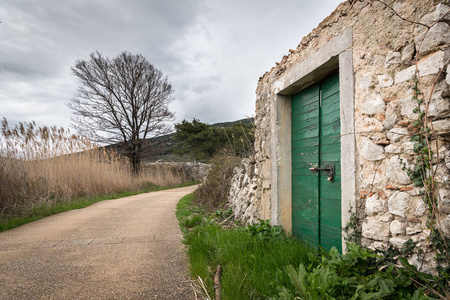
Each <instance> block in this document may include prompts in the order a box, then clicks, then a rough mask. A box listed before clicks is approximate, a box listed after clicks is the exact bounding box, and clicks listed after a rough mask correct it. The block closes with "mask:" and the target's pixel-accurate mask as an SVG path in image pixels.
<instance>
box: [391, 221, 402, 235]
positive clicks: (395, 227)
mask: <svg viewBox="0 0 450 300" xmlns="http://www.w3.org/2000/svg"><path fill="white" fill-rule="evenodd" d="M405 227H406V225H405V223H404V222H402V221H399V220H394V221H392V222H391V224H390V225H389V229H390V230H391V233H392V235H403V234H405Z"/></svg>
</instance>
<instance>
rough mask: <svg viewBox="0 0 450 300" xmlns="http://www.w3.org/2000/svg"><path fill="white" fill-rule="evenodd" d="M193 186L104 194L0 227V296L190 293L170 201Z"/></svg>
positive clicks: (175, 296) (138, 296) (189, 295)
mask: <svg viewBox="0 0 450 300" xmlns="http://www.w3.org/2000/svg"><path fill="white" fill-rule="evenodd" d="M195 188H196V187H185V188H178V189H173V190H167V191H160V192H153V193H148V194H141V195H136V196H131V197H127V198H122V199H117V200H106V201H102V202H99V203H96V204H94V205H91V206H89V207H87V208H84V209H79V210H73V211H69V212H65V213H61V214H58V215H54V216H51V217H48V218H45V219H42V220H39V221H36V222H33V223H30V224H27V225H24V226H22V227H19V228H16V229H12V230H9V231H6V232H3V233H0V299H193V298H194V294H193V291H192V288H191V286H190V283H189V277H188V263H187V257H186V255H185V252H184V245H183V244H182V238H183V237H182V234H181V232H180V229H179V226H178V221H177V219H176V217H175V207H176V204H177V202H178V200H180V199H181V198H182V197H183V196H184V195H186V194H188V193H191V192H193V191H194V190H195Z"/></svg>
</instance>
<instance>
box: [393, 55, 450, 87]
mask: <svg viewBox="0 0 450 300" xmlns="http://www.w3.org/2000/svg"><path fill="white" fill-rule="evenodd" d="M447 57H448V54H446V52H445V51H437V52H435V53H433V54H430V55H428V56H427V57H424V58H423V59H421V60H420V61H419V62H418V69H419V77H423V76H426V75H433V74H437V73H439V72H440V70H441V68H442V67H444V64H445V61H446V59H447ZM415 71H416V66H411V67H409V68H406V69H404V70H402V71H400V72H398V73H397V74H395V82H396V83H400V82H403V81H406V80H410V79H412V78H413V76H414V74H415Z"/></svg>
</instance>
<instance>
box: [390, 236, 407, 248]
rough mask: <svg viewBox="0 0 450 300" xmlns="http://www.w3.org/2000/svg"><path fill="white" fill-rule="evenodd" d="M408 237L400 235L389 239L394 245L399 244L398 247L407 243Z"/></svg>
mask: <svg viewBox="0 0 450 300" xmlns="http://www.w3.org/2000/svg"><path fill="white" fill-rule="evenodd" d="M406 241H407V240H406V239H402V238H399V237H393V238H390V239H389V243H391V245H393V246H397V247H403V244H404V243H406Z"/></svg>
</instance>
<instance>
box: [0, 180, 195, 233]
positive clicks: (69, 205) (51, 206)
mask: <svg viewBox="0 0 450 300" xmlns="http://www.w3.org/2000/svg"><path fill="white" fill-rule="evenodd" d="M195 184H197V183H185V184H180V185H177V186H173V187H160V186H157V185H155V184H152V183H150V184H148V185H147V186H146V188H145V189H143V190H137V191H126V192H122V193H112V194H108V195H104V196H91V197H80V198H74V199H68V200H66V201H65V202H58V203H55V202H49V203H48V204H41V205H37V206H35V207H33V209H32V210H31V211H29V212H28V213H27V214H26V215H16V216H14V215H13V216H9V217H8V218H5V217H3V218H2V219H0V232H3V231H6V230H9V229H13V228H16V227H19V226H22V225H25V224H27V223H31V222H33V221H36V220H39V219H42V218H45V217H48V216H51V215H54V214H58V213H62V212H66V211H69V210H74V209H81V208H85V207H88V206H90V205H92V204H94V203H97V202H100V201H104V200H113V199H119V198H124V197H129V196H134V195H138V194H142V193H150V192H157V191H162V190H168V189H175V188H180V187H185V186H191V185H195Z"/></svg>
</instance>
